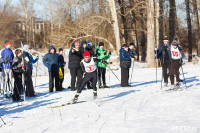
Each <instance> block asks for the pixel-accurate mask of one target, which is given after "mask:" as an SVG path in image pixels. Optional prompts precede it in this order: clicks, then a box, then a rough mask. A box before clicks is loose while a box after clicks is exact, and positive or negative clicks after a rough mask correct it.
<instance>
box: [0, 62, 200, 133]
mask: <svg viewBox="0 0 200 133" xmlns="http://www.w3.org/2000/svg"><path fill="white" fill-rule="evenodd" d="M139 66H142V65H141V64H140V63H135V68H134V71H133V78H132V82H131V85H132V86H133V87H131V88H120V87H119V81H118V80H116V78H115V77H114V76H113V74H112V73H111V72H109V71H107V74H106V75H107V84H108V85H110V86H111V88H110V89H100V90H98V98H99V102H100V106H98V105H97V104H96V103H95V102H94V101H93V93H92V90H84V91H83V92H82V94H81V95H80V97H79V101H87V102H83V103H77V104H74V105H68V106H64V107H59V108H51V109H49V108H48V107H51V106H55V105H60V104H63V103H66V102H68V101H70V100H71V99H72V98H73V96H74V95H75V93H76V92H71V91H69V90H67V89H65V90H64V91H62V92H54V93H51V94H49V93H48V76H41V77H38V78H37V84H36V88H35V91H36V92H37V97H35V98H30V99H28V98H27V101H25V102H23V103H19V105H18V103H13V102H12V101H11V100H2V97H0V99H1V100H0V103H3V104H4V105H2V106H0V115H1V116H2V118H3V119H4V121H5V122H6V125H3V122H2V121H1V120H0V126H1V127H0V133H199V132H200V80H199V78H200V77H199V76H200V66H199V65H193V64H188V63H187V64H186V65H184V66H183V68H184V73H185V77H186V80H187V88H188V89H187V90H186V89H185V88H184V84H182V85H181V88H182V89H181V90H177V91H165V90H166V89H167V88H163V90H160V85H161V84H160V80H161V69H160V68H159V69H158V83H156V76H155V74H156V71H155V69H153V68H141V67H139ZM114 72H115V73H116V75H117V76H118V77H120V71H119V70H118V71H114ZM180 77H181V78H182V79H183V77H182V75H181V76H180ZM33 82H35V79H34V77H33ZM69 84H70V75H69V73H66V74H65V81H64V85H63V86H64V87H67V86H69ZM34 85H35V83H34Z"/></svg>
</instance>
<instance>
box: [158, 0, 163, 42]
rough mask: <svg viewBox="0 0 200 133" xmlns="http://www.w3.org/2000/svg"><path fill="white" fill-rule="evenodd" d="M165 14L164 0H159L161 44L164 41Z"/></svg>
mask: <svg viewBox="0 0 200 133" xmlns="http://www.w3.org/2000/svg"><path fill="white" fill-rule="evenodd" d="M163 16H164V9H163V0H159V18H158V23H159V45H161V44H162V43H163Z"/></svg>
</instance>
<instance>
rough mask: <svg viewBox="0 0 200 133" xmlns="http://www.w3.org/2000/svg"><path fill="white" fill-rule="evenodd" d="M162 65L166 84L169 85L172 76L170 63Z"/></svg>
mask: <svg viewBox="0 0 200 133" xmlns="http://www.w3.org/2000/svg"><path fill="white" fill-rule="evenodd" d="M161 64H162V73H163V77H164V83H168V77H169V76H170V65H171V63H170V62H164V63H163V62H161Z"/></svg>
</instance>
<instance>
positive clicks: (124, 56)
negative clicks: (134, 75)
mask: <svg viewBox="0 0 200 133" xmlns="http://www.w3.org/2000/svg"><path fill="white" fill-rule="evenodd" d="M119 53H120V54H119V58H120V62H121V61H130V64H129V66H130V67H131V58H134V56H135V55H136V54H135V53H133V51H132V50H130V49H128V52H127V51H125V50H124V49H123V48H121V49H120V50H119ZM121 68H122V69H124V68H123V67H121Z"/></svg>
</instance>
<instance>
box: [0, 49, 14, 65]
mask: <svg viewBox="0 0 200 133" xmlns="http://www.w3.org/2000/svg"><path fill="white" fill-rule="evenodd" d="M1 57H2V58H3V59H4V60H6V59H7V58H9V62H10V63H8V64H3V66H2V68H3V69H11V68H12V61H13V59H14V54H13V52H12V50H11V49H8V48H6V47H4V49H3V50H2V51H1Z"/></svg>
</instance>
